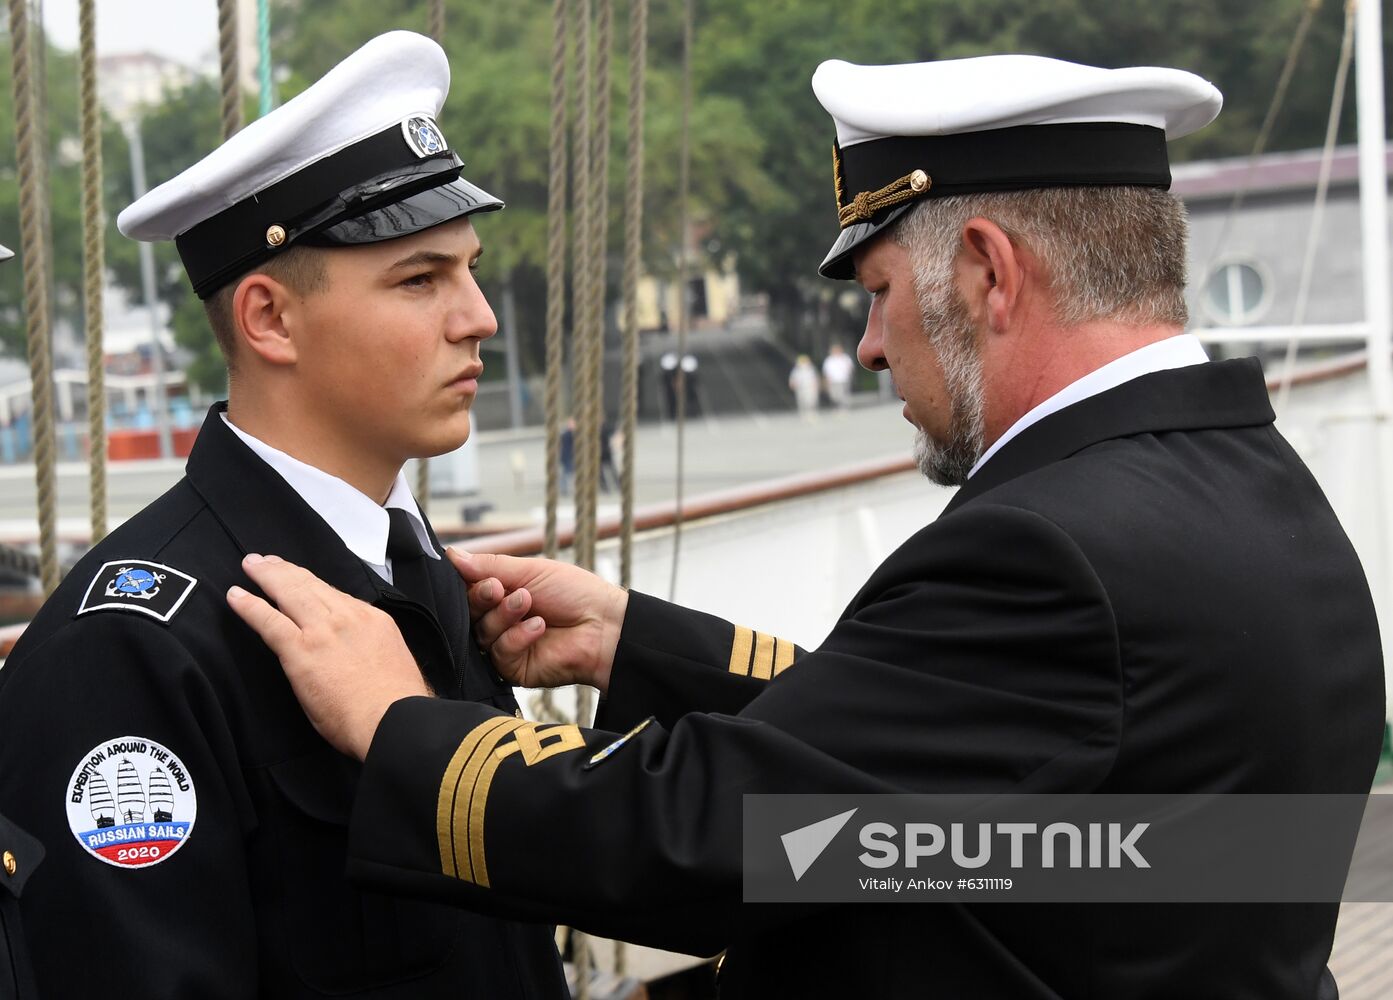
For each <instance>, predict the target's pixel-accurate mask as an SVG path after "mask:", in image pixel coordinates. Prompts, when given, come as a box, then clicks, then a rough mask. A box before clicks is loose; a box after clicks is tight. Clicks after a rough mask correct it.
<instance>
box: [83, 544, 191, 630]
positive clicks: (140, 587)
mask: <svg viewBox="0 0 1393 1000" xmlns="http://www.w3.org/2000/svg"><path fill="white" fill-rule="evenodd" d="M197 583H198V581H197V580H195V579H194V578H193V577H191V576H189V575H188V574H187V573H181V572H179V570H177V569H175V568H174V567H172V566H165V565H164V564H163V563H154V562H144V561H143V560H139V559H120V560H117V561H116V562H109V563H106V564H104V565H103V566H102V568H101V569H99V570H97V575H96V576H95V577H93V578H92V582H91V583H90V584H88V585H87V593H85V594H83V595H82V603H81V604H80V605H79V606H78V609H77V614H79V615H85V614H86V613H87V612H89V611H136V612H139V613H140V614H142V615H149V616H150V617H151V618H157V619H159V620H160V621H162V622H167V621H169V620H170V619H171V618H173V617H174V612H176V611H178V610H179V608H180V607H181V606H182V605H183V603H184V601H185V600H187V599H188V596H189V595H190V594H191V593H193V588H194V585H195V584H197ZM74 617H76V616H74Z"/></svg>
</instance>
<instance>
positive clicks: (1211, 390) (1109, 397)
mask: <svg viewBox="0 0 1393 1000" xmlns="http://www.w3.org/2000/svg"><path fill="white" fill-rule="evenodd" d="M1274 419H1275V415H1274V414H1273V412H1272V402H1271V400H1270V399H1269V398H1268V394H1267V384H1266V383H1265V382H1264V381H1263V377H1262V365H1261V364H1260V363H1259V362H1258V360H1257V359H1256V358H1239V359H1237V360H1234V361H1211V362H1209V363H1207V364H1202V365H1192V366H1190V367H1188V368H1174V369H1170V370H1168V371H1161V372H1152V373H1151V374H1149V375H1143V376H1141V377H1140V378H1135V379H1133V380H1131V381H1130V382H1126V383H1124V384H1122V385H1120V386H1117V387H1116V388H1113V389H1109V390H1108V391H1107V392H1101V393H1099V394H1098V395H1096V396H1090V397H1089V398H1088V399H1085V400H1081V401H1080V402H1077V403H1075V404H1073V405H1072V406H1067V407H1065V408H1064V409H1062V410H1059V411H1057V412H1055V413H1052V414H1050V415H1049V416H1048V417H1045V418H1044V419H1043V420H1041V421H1039V422H1038V423H1036V424H1032V425H1031V426H1030V427H1027V428H1026V429H1025V430H1024V431H1022V432H1021V433H1020V435H1019V436H1017V437H1015V438H1012V439H1011V440H1010V441H1009V442H1007V443H1006V444H1005V445H1004V446H1003V447H1002V449H1001V450H1000V451H998V452H997V453H996V454H995V455H993V456H992V457H991V459H990V460H989V461H988V462H987V464H986V465H984V466H982V468H981V469H979V470H978V471H977V474H976V475H974V476H973V477H972V478H971V479H969V480H968V481H967V482H966V483H965V484H964V485H963V486H962V487H961V488H959V490H958V492H957V493H956V494H955V495H954V496H953V499H952V500H950V501H949V502H948V506H947V507H946V508H944V511H943V514H941V515H940V517H942V516H946V515H947V514H950V513H952V512H953V511H954V510H956V509H957V508H959V507H961V506H962V505H963V504H965V503H968V502H970V501H971V500H973V499H974V498H975V497H979V496H981V495H982V494H984V493H986V492H987V491H989V490H991V489H993V488H995V487H997V486H1000V485H1001V484H1002V483H1006V482H1009V481H1011V480H1012V479H1015V478H1017V477H1019V476H1023V475H1025V474H1026V473H1028V472H1033V471H1035V470H1036V469H1041V468H1044V467H1045V466H1047V465H1050V464H1052V463H1054V462H1058V461H1060V460H1062V459H1065V458H1068V457H1069V456H1070V455H1073V454H1075V453H1077V452H1079V451H1082V450H1083V449H1085V448H1087V447H1090V446H1091V445H1095V444H1098V443H1099V442H1102V441H1107V440H1111V439H1113V438H1122V437H1130V436H1132V435H1134V434H1155V433H1160V432H1164V431H1186V430H1205V429H1211V428H1223V427H1253V426H1258V425H1261V424H1270V423H1272V421H1273V420H1274Z"/></svg>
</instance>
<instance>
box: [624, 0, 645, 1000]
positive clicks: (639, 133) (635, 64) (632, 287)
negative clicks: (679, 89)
mask: <svg viewBox="0 0 1393 1000" xmlns="http://www.w3.org/2000/svg"><path fill="white" fill-rule="evenodd" d="M647 62H648V0H633V2H632V3H631V4H630V7H629V152H628V164H627V170H626V173H625V184H624V193H625V204H624V332H623V336H624V354H623V365H622V372H623V376H622V378H623V382H622V385H621V389H620V407H621V411H620V426H621V428H622V432H621V433H622V434H623V437H624V453H623V458H622V461H623V463H624V464H623V465H622V466H620V469H621V471H620V494H621V495H620V510H621V522H622V524H621V528H620V535H619V585H620V586H621V587H624V588H628V586H629V584H630V582H631V580H632V576H633V562H634V455H635V452H636V444H635V438H636V436H637V434H638V273H639V259H640V256H641V255H642V251H643V107H644V101H643V97H644V93H643V88H644V78H645V75H646V71H647ZM621 965H622V963H621ZM617 971H618V972H620V973H621V974H622V973H623V971H624V970H623V968H622V967H621V968H619V969H618V970H617Z"/></svg>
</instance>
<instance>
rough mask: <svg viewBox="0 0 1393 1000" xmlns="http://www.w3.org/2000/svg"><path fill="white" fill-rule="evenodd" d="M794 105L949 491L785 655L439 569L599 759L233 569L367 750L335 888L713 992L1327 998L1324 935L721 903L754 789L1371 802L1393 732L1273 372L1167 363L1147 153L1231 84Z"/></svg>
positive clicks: (1216, 916) (1183, 917)
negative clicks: (539, 923)
mask: <svg viewBox="0 0 1393 1000" xmlns="http://www.w3.org/2000/svg"><path fill="white" fill-rule="evenodd" d="M813 87H814V90H815V91H816V93H817V96H818V98H819V100H820V101H821V102H822V104H823V105H824V107H826V108H827V110H828V111H829V112H830V113H831V114H832V117H833V118H834V120H835V123H836V134H837V144H836V146H835V153H834V156H835V161H836V175H835V182H834V186H835V191H836V199H837V206H836V207H837V213H838V217H839V221H840V223H841V226H842V230H841V235H840V237H839V239H838V240H837V242H836V244H835V245H834V246H833V248H832V251H831V253H830V254H829V255H828V256H827V259H826V260H825V261H824V262H823V265H822V273H823V274H824V275H826V276H828V277H831V278H837V279H851V278H854V279H855V280H856V281H858V282H859V283H860V284H861V285H862V286H863V287H864V288H865V289H866V290H867V291H868V292H869V293H870V295H871V296H872V301H871V305H870V313H869V319H868V321H867V326H866V332H865V335H864V336H863V338H862V340H861V343H860V346H859V348H858V354H859V357H860V359H861V362H862V363H863V364H864V365H866V366H867V367H869V368H872V369H876V370H885V369H888V370H890V371H891V372H892V373H893V375H894V377H895V381H896V384H897V385H898V387H899V391H900V393H901V395H902V396H903V398H904V400H905V411H904V412H905V416H906V418H907V419H909V420H910V421H911V422H912V423H913V424H914V425H915V427H916V428H917V429H918V430H919V457H920V464H921V467H922V468H923V470H924V472H925V473H926V474H927V475H928V476H929V477H930V478H932V479H935V480H937V481H939V482H942V483H951V484H956V485H958V486H959V489H958V492H957V494H956V495H955V496H954V497H953V499H952V501H951V502H950V503H949V505H948V508H947V510H946V511H945V512H944V513H943V514H942V515H941V516H939V517H938V519H937V520H935V521H934V522H933V523H932V524H929V525H927V526H926V527H924V528H923V529H922V530H920V531H919V532H918V533H917V534H915V535H913V536H912V537H911V538H910V539H909V540H908V541H906V542H905V543H904V544H903V545H901V546H900V547H899V548H898V549H897V550H896V551H895V552H894V553H893V554H891V555H890V556H889V557H888V558H887V559H886V560H885V561H884V562H883V563H882V564H881V565H880V566H879V567H878V568H877V569H876V570H875V571H874V572H873V573H872V574H871V576H870V578H869V579H868V580H867V581H866V582H865V584H864V586H863V587H862V589H861V591H860V593H859V594H857V596H856V597H855V598H854V599H853V600H852V602H851V604H850V605H849V606H848V607H847V608H846V610H845V611H844V612H843V613H842V615H841V617H840V618H839V619H838V620H837V621H836V623H835V624H834V625H833V626H832V628H831V631H830V633H829V634H828V636H827V638H826V639H825V640H824V641H823V642H822V644H821V645H820V646H818V647H817V648H816V649H812V650H808V651H806V652H805V651H803V650H800V649H798V648H797V647H796V646H794V645H793V644H792V643H789V642H786V641H784V640H783V639H779V638H776V637H773V636H770V635H767V634H764V633H757V632H753V631H752V630H750V629H749V628H745V627H740V626H735V625H732V624H730V623H728V622H724V621H721V620H719V619H716V618H713V617H710V616H708V615H703V614H699V613H697V612H694V611H689V610H686V609H683V608H679V607H676V606H674V605H672V604H668V603H666V602H663V601H660V600H657V599H655V598H652V597H646V596H644V595H641V594H638V593H625V592H624V591H621V590H619V589H618V588H615V587H613V586H611V585H609V584H607V583H605V582H603V581H601V580H599V579H598V578H596V577H593V576H590V575H589V574H585V573H582V572H581V571H579V570H576V569H574V568H570V567H562V566H559V565H557V564H553V563H548V562H545V561H533V560H515V559H507V558H502V557H497V558H495V557H485V556H480V557H474V558H469V557H461V558H460V559H459V560H458V564H459V566H460V568H461V570H462V572H463V573H464V574H465V575H466V578H468V579H470V580H471V581H472V582H473V589H472V590H471V599H472V601H473V604H474V605H475V610H476V613H479V614H480V615H481V617H480V619H479V621H478V623H477V626H476V627H477V628H478V631H479V635H480V637H481V641H483V642H485V643H486V644H488V645H490V646H491V649H492V654H493V657H494V662H495V664H496V665H497V666H498V667H499V669H500V670H502V671H504V673H505V674H507V675H508V676H510V677H513V678H515V679H517V680H519V681H520V682H523V683H526V684H531V685H552V684H558V683H564V682H568V681H581V682H585V683H591V684H594V685H595V686H597V687H599V688H600V689H601V690H602V691H604V692H605V693H606V695H607V702H606V704H605V706H604V708H603V709H602V711H601V713H600V715H599V718H598V719H597V720H596V723H595V728H593V729H584V730H581V729H576V728H575V727H553V728H548V729H541V730H538V729H537V728H536V727H533V726H530V725H528V724H524V723H521V722H520V721H518V720H514V719H511V718H509V717H508V716H507V715H506V714H504V713H502V712H498V711H495V710H491V709H489V708H487V707H486V706H480V705H470V704H465V703H459V702H449V701H446V700H443V699H440V698H431V697H427V696H425V695H426V692H425V690H424V687H423V685H422V683H421V681H420V677H419V673H418V671H417V669H416V667H415V665H414V663H413V662H412V660H411V657H410V654H409V652H407V651H406V650H405V649H404V648H403V647H402V646H401V644H400V641H399V640H397V638H396V637H395V635H394V634H393V630H392V627H391V623H390V622H385V621H383V620H382V619H381V616H380V615H377V614H376V613H375V612H373V611H372V610H371V609H369V608H367V607H366V606H364V605H361V604H357V603H355V602H353V601H352V600H350V599H348V598H345V597H343V596H342V595H337V594H335V593H333V592H332V591H330V590H329V589H328V588H326V587H325V586H324V585H323V584H322V583H319V582H317V581H315V580H314V579H313V577H311V576H309V575H308V574H306V573H305V572H304V571H303V570H301V569H299V568H297V567H295V566H293V565H291V564H289V563H286V562H275V561H268V560H261V561H256V560H251V561H249V562H248V564H247V569H248V572H249V575H250V577H251V579H252V580H254V581H256V582H257V583H258V584H259V585H260V586H261V587H262V588H263V589H265V591H266V592H267V593H268V594H269V596H270V597H271V598H273V599H274V600H276V601H277V602H278V603H279V610H277V609H274V608H272V607H270V606H269V605H268V604H266V602H265V601H263V600H262V599H261V598H259V597H257V596H255V595H252V594H249V593H246V592H245V591H242V590H238V591H236V592H233V593H232V594H230V595H229V600H231V601H232V603H233V606H234V607H236V608H237V609H238V610H239V611H240V612H241V613H242V614H243V616H244V617H245V618H246V620H247V621H248V622H250V623H253V624H254V625H255V626H256V627H257V628H258V630H259V631H261V632H262V634H263V635H265V636H266V637H267V640H268V642H270V643H271V644H272V645H273V647H274V648H275V649H276V650H277V651H278V652H279V653H280V655H281V657H282V660H283V662H284V665H285V667H286V670H287V673H288V675H289V676H290V678H291V680H292V683H293V684H294V685H295V689H296V693H297V694H298V695H299V696H300V697H301V699H302V700H303V702H304V704H305V705H306V708H307V711H308V714H309V716H310V718H311V719H312V720H313V721H314V722H315V724H316V726H318V727H319V728H320V730H321V732H323V733H325V734H326V736H328V737H329V738H330V739H331V740H332V741H333V742H335V744H336V745H338V746H340V747H341V748H343V749H344V750H346V751H347V752H349V753H352V754H353V755H354V756H358V757H364V756H365V757H366V766H365V769H364V772H363V780H362V783H361V786H360V788H359V791H358V796H357V803H356V806H355V809H354V816H353V830H352V839H351V844H350V852H351V855H352V870H353V872H354V873H355V874H356V876H357V877H358V878H359V879H360V880H361V881H362V882H363V884H365V885H371V886H374V887H376V888H379V889H384V890H389V889H390V890H398V891H414V892H419V893H423V894H431V895H443V896H448V897H449V898H451V899H454V900H456V901H458V902H459V903H460V904H461V905H464V906H468V907H471V908H475V909H478V910H480V911H482V912H494V913H507V914H513V915H530V916H534V917H541V918H546V919H560V920H565V921H567V922H570V923H573V924H575V925H576V926H579V927H582V928H586V929H591V930H597V931H602V932H605V933H609V934H613V935H618V936H622V937H629V938H632V939H635V940H640V941H648V942H654V943H664V944H666V945H668V946H670V947H680V948H685V949H688V950H692V951H696V952H703V951H706V952H710V951H715V950H717V949H719V948H722V947H728V949H729V950H728V953H727V960H726V963H725V969H724V978H723V980H722V993H723V995H727V994H728V995H731V996H749V997H768V996H787V997H794V996H847V997H851V996H858V997H870V996H875V997H910V996H914V997H952V998H969V997H970V998H973V1000H986V998H1000V1000H1022V998H1036V1000H1060V998H1084V997H1096V998H1100V1000H1102V998H1106V1000H1141V998H1156V1000H1161V998H1166V1000H1174V998H1179V997H1184V998H1187V1000H1191V998H1193V1000H1198V998H1225V1000H1237V998H1245V1000H1259V998H1261V1000H1279V998H1280V1000H1315V998H1317V997H1321V996H1331V995H1333V985H1332V983H1331V981H1330V977H1329V974H1328V972H1327V971H1326V960H1327V958H1328V956H1329V954H1330V947H1331V940H1332V935H1333V933H1334V927H1335V916H1336V907H1335V905H1334V904H1333V903H1329V904H1313V905H1285V904H1283V905H1268V906H1254V905H1184V906H1168V905H1149V904H1128V905H1117V904H1093V905H1071V906H1061V905H1012V904H1010V903H1002V902H988V903H984V904H971V903H951V904H932V903H928V904H923V905H891V906H885V905H873V904H865V905H842V906H836V907H824V908H821V909H818V910H814V911H811V912H810V911H809V910H806V909H800V910H780V909H776V908H771V907H767V906H765V907H761V906H752V905H744V904H742V903H741V818H742V798H743V797H744V796H745V795H747V794H750V793H800V792H919V793H933V792H937V793H981V794H1003V793H1118V792H1126V793H1283V792H1290V793H1318V792H1342V793H1364V792H1366V791H1367V789H1368V787H1369V783H1370V781H1371V780H1372V777H1373V773H1374V768H1375V765H1376V763H1377V758H1378V751H1379V741H1380V734H1381V731H1382V728H1383V711H1384V691H1383V670H1382V663H1381V653H1380V644H1379V636H1378V629H1377V625H1376V622H1375V617H1374V608H1373V604H1372V601H1371V598H1370V594H1369V589H1368V586H1367V583H1366V581H1365V578H1364V573H1363V571H1362V569H1361V567H1360V565H1359V561H1358V559H1357V558H1356V556H1355V553H1354V550H1353V549H1352V547H1351V546H1350V543H1349V541H1348V539H1347V538H1346V536H1345V533H1344V532H1343V531H1342V530H1341V528H1340V525H1339V523H1338V521H1337V520H1336V518H1335V515H1334V513H1333V512H1332V511H1331V509H1330V506H1329V504H1328V503H1327V502H1326V500H1325V497H1324V496H1323V495H1322V494H1321V491H1320V489H1319V487H1318V486H1317V485H1316V483H1315V481H1314V480H1313V479H1312V477H1311V474H1310V473H1309V472H1308V471H1307V469H1306V468H1305V466H1304V465H1303V464H1302V463H1301V461H1300V459H1298V458H1297V456H1296V455H1295V453H1294V452H1293V451H1292V449H1291V448H1290V447H1289V446H1288V445H1287V443H1286V442H1285V441H1284V440H1283V439H1282V437H1281V435H1280V434H1278V433H1277V431H1276V429H1275V428H1274V426H1273V413H1272V408H1271V406H1270V404H1269V402H1268V398H1267V392H1266V388H1265V385H1264V382H1263V378H1262V374H1261V371H1260V368H1259V366H1258V363H1257V362H1256V361H1255V360H1252V359H1244V360H1237V361H1225V362H1218V363H1211V362H1208V361H1207V359H1206V358H1205V355H1204V352H1203V351H1202V350H1201V348H1200V346H1199V344H1198V343H1197V342H1196V341H1195V339H1194V338H1193V337H1191V336H1188V335H1186V334H1184V332H1183V330H1184V325H1185V322H1186V316H1185V300H1184V267H1185V226H1184V217H1183V213H1182V210H1181V207H1180V205H1179V204H1178V202H1177V201H1176V200H1175V199H1174V198H1172V197H1171V196H1170V195H1169V194H1168V193H1167V191H1166V190H1165V189H1166V187H1167V186H1168V184H1169V180H1170V173H1169V168H1168V164H1167V155H1166V139H1167V138H1168V137H1172V138H1173V137H1176V136H1180V135H1184V134H1185V133H1187V132H1191V131H1194V130H1195V129H1198V128H1201V127H1203V126H1204V125H1205V124H1207V123H1208V122H1209V121H1210V120H1211V119H1212V118H1213V117H1214V116H1215V114H1216V113H1217V112H1218V109H1219V103H1220V99H1219V94H1218V92H1217V91H1216V90H1215V89H1214V88H1213V87H1212V86H1210V85H1209V84H1208V83H1206V82H1205V81H1203V80H1201V79H1199V78H1197V77H1195V76H1192V75H1190V74H1188V73H1183V72H1178V71H1175V70H1165V69H1152V68H1138V69H1121V70H1103V69H1095V68H1092V67H1086V66H1077V65H1073V64H1069V63H1061V62H1057V61H1054V60H1049V59H1042V58H1037V57H1028V56H997V57H985V58H979V59H966V60H960V61H952V62H942V63H925V64H918V65H908V66H866V67H860V66H851V65H848V64H846V63H840V62H833V63H828V64H824V65H823V66H822V67H821V68H820V69H819V70H818V72H817V74H816V76H815V77H814V78H813ZM278 554H279V555H282V556H283V555H285V553H278ZM750 569H751V568H750V567H740V568H736V567H732V571H733V572H736V571H741V572H749V571H750ZM770 590H771V592H775V593H780V594H782V593H783V592H784V587H783V586H782V585H779V586H774V585H771V587H770ZM505 595H507V598H506V599H507V600H513V599H514V598H515V597H518V596H521V597H522V598H523V600H522V602H521V603H522V605H524V607H518V608H517V609H516V610H515V609H513V608H511V607H510V606H509V605H508V604H507V603H501V604H500V603H499V602H500V601H503V600H504V599H505ZM529 601H530V602H531V606H530V608H528V607H526V606H525V605H527V604H528V602H529ZM758 611H759V609H758V608H751V609H750V614H751V616H757V615H758ZM354 658H357V659H358V661H359V668H358V669H355V668H353V667H345V666H344V664H345V663H346V662H347V661H349V660H352V659H354ZM369 664H370V665H371V667H370V668H369V666H368V665H369ZM389 676H390V677H392V678H395V680H394V681H389V680H388V679H387V678H388V677H389ZM645 719H647V720H649V721H648V722H647V723H646V724H645V721H644V720H645ZM626 730H630V731H629V732H628V733H627V734H626V735H623V736H621V735H620V734H622V733H625V731H626ZM543 858H544V859H545V860H546V861H547V862H548V864H546V865H539V864H538V861H539V859H543Z"/></svg>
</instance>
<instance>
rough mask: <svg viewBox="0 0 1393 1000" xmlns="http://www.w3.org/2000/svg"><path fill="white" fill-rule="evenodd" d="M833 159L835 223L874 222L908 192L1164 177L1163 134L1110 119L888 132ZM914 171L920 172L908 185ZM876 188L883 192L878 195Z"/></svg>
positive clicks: (1166, 180) (1144, 183) (1161, 181)
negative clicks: (978, 129)
mask: <svg viewBox="0 0 1393 1000" xmlns="http://www.w3.org/2000/svg"><path fill="white" fill-rule="evenodd" d="M834 158H835V160H836V162H835V164H834V167H835V169H836V189H837V209H838V214H839V216H841V221H842V228H846V227H848V226H850V225H854V224H856V223H860V222H869V221H874V220H875V219H876V218H877V217H879V216H882V215H888V214H889V211H890V209H891V208H892V207H893V206H894V205H896V204H902V203H903V202H905V201H908V200H911V199H913V198H924V197H928V198H942V197H946V196H948V195H954V194H972V193H976V192H982V191H1013V190H1023V189H1026V188H1040V187H1076V186H1080V185H1116V184H1127V185H1135V186H1139V187H1161V188H1168V187H1170V183H1171V174H1170V161H1169V159H1168V157H1167V156H1166V134H1165V132H1164V131H1163V130H1162V129H1159V128H1153V127H1151V126H1149V125H1133V124H1123V123H1117V122H1079V123H1072V124H1058V125H1018V126H1014V127H1012V128H1000V129H990V130H987V131H982V132H958V133H955V134H953V135H911V136H890V137H887V138H884V139H871V140H868V141H866V142H858V143H856V144H855V145H852V146H848V147H846V148H845V149H842V148H841V147H840V146H838V147H835V149H834ZM918 171H922V173H923V175H924V176H923V177H921V178H915V179H914V181H913V183H911V177H913V176H914V175H915V173H916V172H918ZM887 189H890V190H887ZM881 192H885V195H884V196H882V198H880V199H877V198H876V197H875V195H877V194H880V193H881ZM858 195H861V196H863V197H862V202H861V205H860V206H856V204H855V202H856V198H857V196H858ZM878 201H884V202H885V204H883V205H877V202H878ZM854 208H860V209H862V210H863V211H861V212H857V211H854V210H853V209H854ZM866 209H873V211H864V210H866Z"/></svg>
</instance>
